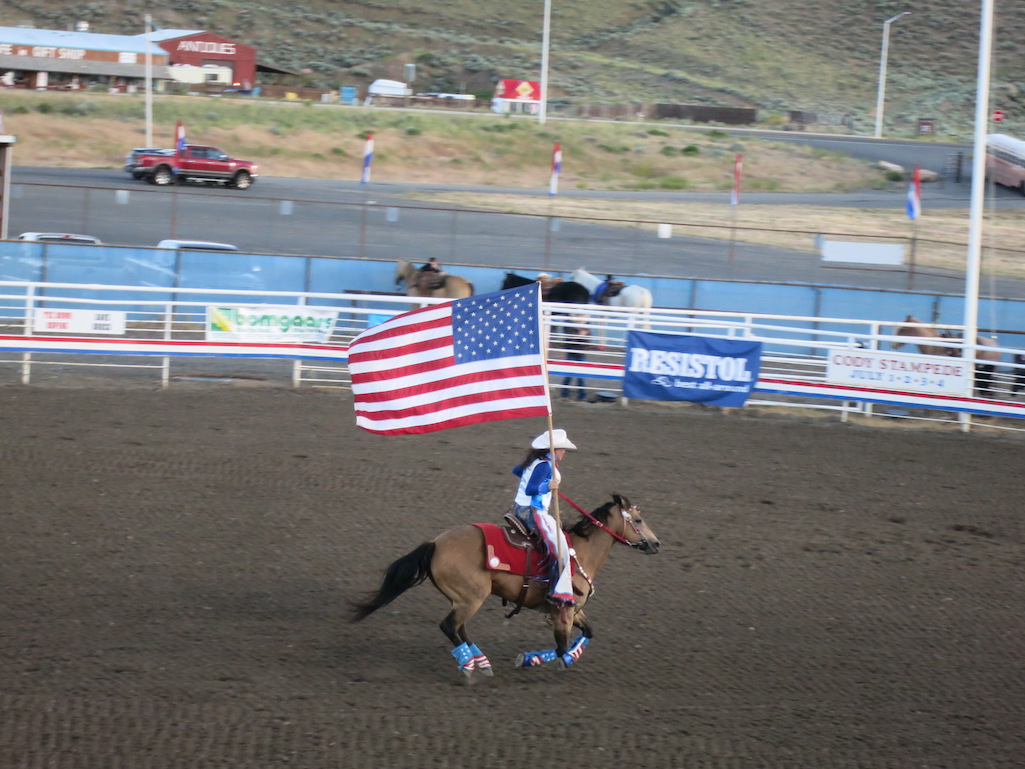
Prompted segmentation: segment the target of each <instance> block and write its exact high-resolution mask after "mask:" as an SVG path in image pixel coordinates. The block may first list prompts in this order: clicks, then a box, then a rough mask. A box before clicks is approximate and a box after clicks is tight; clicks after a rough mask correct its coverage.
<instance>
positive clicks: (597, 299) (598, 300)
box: [591, 275, 612, 304]
mask: <svg viewBox="0 0 1025 769" xmlns="http://www.w3.org/2000/svg"><path fill="white" fill-rule="evenodd" d="M611 282H612V276H611V275H606V276H605V280H603V281H602V282H601V283H599V284H598V288H596V289H595V290H594V291H593V292H592V293H591V303H592V304H605V303H604V302H603V301H602V298H603V296H604V295H605V292H606V291H607V290H608V288H609V283H611Z"/></svg>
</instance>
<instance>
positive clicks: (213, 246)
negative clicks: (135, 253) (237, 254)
mask: <svg viewBox="0 0 1025 769" xmlns="http://www.w3.org/2000/svg"><path fill="white" fill-rule="evenodd" d="M157 248H174V249H177V250H179V251H238V246H233V245H231V243H214V242H213V241H209V240H161V241H160V242H159V243H157Z"/></svg>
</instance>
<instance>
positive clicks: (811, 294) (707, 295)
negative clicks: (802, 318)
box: [694, 280, 817, 315]
mask: <svg viewBox="0 0 1025 769" xmlns="http://www.w3.org/2000/svg"><path fill="white" fill-rule="evenodd" d="M816 299H817V292H816V290H815V289H814V288H812V287H809V286H782V285H778V284H772V283H729V282H727V281H710V280H709V281H700V282H699V283H698V286H697V291H696V292H695V297H694V306H695V307H698V308H700V309H703V310H724V311H730V312H753V313H766V314H775V315H815V314H816V313H815V308H816Z"/></svg>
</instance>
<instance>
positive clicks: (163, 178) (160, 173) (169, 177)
mask: <svg viewBox="0 0 1025 769" xmlns="http://www.w3.org/2000/svg"><path fill="white" fill-rule="evenodd" d="M149 180H150V183H152V184H156V185H158V186H160V187H165V186H167V185H168V184H174V173H173V172H172V171H171V169H170V168H168V167H167V166H157V168H155V169H154V170H153V175H152V176H151V177H150V178H149Z"/></svg>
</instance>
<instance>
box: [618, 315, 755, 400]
mask: <svg viewBox="0 0 1025 769" xmlns="http://www.w3.org/2000/svg"><path fill="white" fill-rule="evenodd" d="M761 361H762V343H761V342H745V341H740V340H736V339H722V338H718V337H703V336H681V335H678V334H654V333H651V332H648V331H631V332H630V334H629V336H628V337H627V355H626V369H625V372H624V374H623V394H624V395H625V396H626V397H627V398H637V399H639V400H648V401H696V402H699V403H710V404H712V405H715V406H743V405H744V403H746V402H747V396H748V394H749V393H750V392H751V388H752V387H754V385H755V382H757V381H758V371H759V369H760V368H761Z"/></svg>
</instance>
